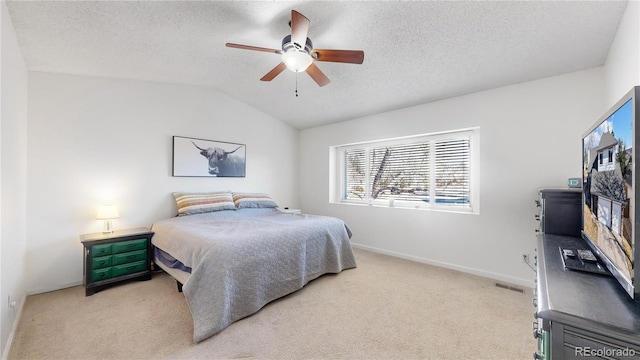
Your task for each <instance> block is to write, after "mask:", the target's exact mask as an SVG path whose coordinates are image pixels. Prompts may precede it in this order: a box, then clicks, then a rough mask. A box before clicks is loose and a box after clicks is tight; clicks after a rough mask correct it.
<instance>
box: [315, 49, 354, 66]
mask: <svg viewBox="0 0 640 360" xmlns="http://www.w3.org/2000/svg"><path fill="white" fill-rule="evenodd" d="M311 56H312V57H313V58H314V59H315V60H317V61H330V62H339V63H349V64H362V62H363V61H364V51H362V50H321V49H313V51H312V52H311Z"/></svg>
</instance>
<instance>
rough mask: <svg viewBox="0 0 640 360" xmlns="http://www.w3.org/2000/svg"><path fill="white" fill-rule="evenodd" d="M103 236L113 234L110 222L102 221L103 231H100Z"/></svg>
mask: <svg viewBox="0 0 640 360" xmlns="http://www.w3.org/2000/svg"><path fill="white" fill-rule="evenodd" d="M102 233H103V234H112V233H113V226H112V224H111V220H105V221H104V230H102Z"/></svg>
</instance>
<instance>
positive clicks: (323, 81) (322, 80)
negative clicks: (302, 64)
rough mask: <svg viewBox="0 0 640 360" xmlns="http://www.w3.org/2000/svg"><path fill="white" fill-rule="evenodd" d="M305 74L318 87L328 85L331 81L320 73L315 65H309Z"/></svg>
mask: <svg viewBox="0 0 640 360" xmlns="http://www.w3.org/2000/svg"><path fill="white" fill-rule="evenodd" d="M306 71H307V74H309V76H311V78H312V79H313V80H314V81H315V82H316V83H318V85H320V87H322V86H325V85H328V84H329V83H330V82H331V80H329V78H328V77H327V76H326V75H325V74H324V73H323V72H322V71H320V68H319V67H317V66H316V64H314V63H311V65H309V67H308V68H307V70H306Z"/></svg>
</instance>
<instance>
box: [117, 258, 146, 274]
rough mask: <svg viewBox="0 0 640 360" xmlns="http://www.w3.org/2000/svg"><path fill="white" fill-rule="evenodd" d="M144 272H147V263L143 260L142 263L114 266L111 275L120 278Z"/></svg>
mask: <svg viewBox="0 0 640 360" xmlns="http://www.w3.org/2000/svg"><path fill="white" fill-rule="evenodd" d="M145 270H147V262H146V261H144V260H143V261H138V262H134V263H130V264H124V265H117V266H114V267H113V271H112V275H113V276H122V275H127V274H133V273H137V272H140V271H145Z"/></svg>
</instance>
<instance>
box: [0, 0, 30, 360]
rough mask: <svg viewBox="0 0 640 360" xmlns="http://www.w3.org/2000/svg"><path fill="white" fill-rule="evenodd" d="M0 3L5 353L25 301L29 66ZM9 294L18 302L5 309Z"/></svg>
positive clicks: (0, 273)
mask: <svg viewBox="0 0 640 360" xmlns="http://www.w3.org/2000/svg"><path fill="white" fill-rule="evenodd" d="M6 6H7V5H6V4H5V2H4V1H3V2H2V3H1V4H0V36H1V39H0V44H1V46H0V65H1V68H2V71H1V72H0V74H1V75H0V82H1V86H0V200H1V202H0V204H1V205H0V224H1V226H0V247H1V250H0V325H1V330H0V334H1V336H0V353H1V354H2V356H3V358H5V357H6V355H7V352H8V351H7V350H8V345H9V343H10V341H11V338H12V334H13V332H12V330H13V329H15V326H16V324H17V315H18V314H19V312H20V309H21V307H22V305H23V303H24V299H25V294H26V293H25V286H24V283H25V279H24V274H25V251H26V242H27V240H26V199H27V195H26V173H27V151H26V150H27V78H28V73H27V67H26V64H25V62H24V59H23V57H22V52H21V50H20V48H19V46H18V42H17V39H16V34H15V31H14V29H13V25H12V23H11V19H10V18H9V16H8V9H7V7H6ZM9 296H11V297H12V299H13V300H14V301H15V302H16V303H17V304H16V306H15V308H11V307H10V306H9V301H8V298H9Z"/></svg>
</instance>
